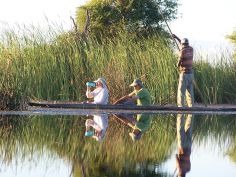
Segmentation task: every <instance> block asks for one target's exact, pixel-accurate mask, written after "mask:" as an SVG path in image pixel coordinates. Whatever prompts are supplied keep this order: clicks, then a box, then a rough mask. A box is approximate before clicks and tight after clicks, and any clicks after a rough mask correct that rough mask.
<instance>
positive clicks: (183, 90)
mask: <svg viewBox="0 0 236 177" xmlns="http://www.w3.org/2000/svg"><path fill="white" fill-rule="evenodd" d="M173 37H174V38H176V39H177V40H178V42H179V43H180V44H181V50H180V53H179V61H178V67H179V71H180V74H179V84H178V93H177V104H178V106H179V107H183V106H184V105H185V96H186V101H187V105H188V106H189V107H192V106H193V103H194V94H193V77H194V76H193V68H192V65H193V48H192V47H191V46H190V45H189V41H188V39H187V38H183V39H182V40H180V39H179V38H178V37H177V36H176V35H174V34H173Z"/></svg>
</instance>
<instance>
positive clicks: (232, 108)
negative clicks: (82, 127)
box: [28, 101, 236, 112]
mask: <svg viewBox="0 0 236 177" xmlns="http://www.w3.org/2000/svg"><path fill="white" fill-rule="evenodd" d="M28 105H29V106H33V107H43V108H61V109H63V108H64V109H96V110H131V111H132V110H137V111H183V112H184V111H190V112H198V111H211V112H236V105H208V106H207V107H204V106H202V105H197V106H195V107H177V106H174V105H149V106H136V105H112V104H107V105H102V104H82V103H77V102H47V101H43V102H38V101H30V102H28Z"/></svg>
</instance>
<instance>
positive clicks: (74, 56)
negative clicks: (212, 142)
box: [0, 27, 236, 109]
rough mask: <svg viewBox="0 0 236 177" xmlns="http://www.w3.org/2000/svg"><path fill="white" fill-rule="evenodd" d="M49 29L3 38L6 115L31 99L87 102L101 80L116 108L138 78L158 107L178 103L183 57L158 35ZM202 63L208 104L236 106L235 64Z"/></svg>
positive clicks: (1, 91)
mask: <svg viewBox="0 0 236 177" xmlns="http://www.w3.org/2000/svg"><path fill="white" fill-rule="evenodd" d="M49 29H50V30H49V31H48V32H47V33H43V32H42V31H40V30H38V29H37V28H32V29H24V28H22V29H21V33H20V34H19V33H16V32H15V31H14V30H9V31H7V32H6V33H3V34H2V35H1V41H0V72H1V75H0V95H1V97H2V100H3V101H1V109H6V108H10V109H16V108H19V105H20V102H21V100H22V99H24V98H26V97H30V98H37V99H45V100H70V101H72V100H73V101H83V100H85V99H86V98H85V90H86V88H85V83H86V82H87V81H91V80H95V79H97V78H98V77H104V78H105V79H106V80H107V83H108V87H109V91H110V102H114V100H116V99H117V98H119V97H120V96H122V95H124V94H127V93H129V92H130V91H132V90H131V88H129V84H130V83H131V82H132V80H133V79H135V78H141V79H142V80H143V82H144V85H145V86H146V87H147V88H148V89H149V90H150V92H151V95H152V102H153V103H158V104H166V103H175V102H176V92H177V84H178V83H177V82H178V71H177V68H176V63H177V56H176V54H175V53H174V51H173V49H172V47H171V44H170V42H169V41H168V40H167V39H163V37H161V36H159V35H158V34H156V35H154V36H150V37H139V38H138V39H137V38H135V37H133V36H132V35H130V34H126V33H120V34H119V35H118V36H116V37H114V38H110V39H107V38H105V37H104V38H103V37H99V38H98V37H94V36H89V37H85V36H83V35H75V33H74V32H64V31H63V30H58V29H56V30H54V28H50V27H49ZM197 58H198V60H196V62H195V78H196V81H197V85H198V87H199V88H200V90H201V93H202V95H203V96H204V98H206V100H207V102H208V103H234V102H235V100H236V81H235V76H236V70H235V66H236V65H235V63H234V62H233V60H232V59H231V58H230V57H228V56H225V55H224V54H222V56H221V58H220V59H217V62H216V63H215V64H214V65H213V64H211V63H210V62H208V61H207V59H203V60H201V59H202V58H201V54H198V55H197ZM199 58H200V60H199ZM229 61H230V62H229ZM195 93H196V100H197V101H198V102H203V100H201V97H200V95H199V92H198V91H197V90H196V91H195ZM3 98H4V99H3Z"/></svg>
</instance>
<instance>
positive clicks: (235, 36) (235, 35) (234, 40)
mask: <svg viewBox="0 0 236 177" xmlns="http://www.w3.org/2000/svg"><path fill="white" fill-rule="evenodd" d="M226 38H227V39H229V40H230V41H231V42H232V43H233V44H236V30H235V31H233V32H232V34H230V35H227V36H226ZM234 59H235V60H236V51H234Z"/></svg>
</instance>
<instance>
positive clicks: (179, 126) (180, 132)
mask: <svg viewBox="0 0 236 177" xmlns="http://www.w3.org/2000/svg"><path fill="white" fill-rule="evenodd" d="M184 122H185V121H184V114H177V120H176V130H177V132H176V133H177V144H178V149H181V148H183V147H184V142H185V131H184Z"/></svg>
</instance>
